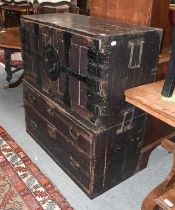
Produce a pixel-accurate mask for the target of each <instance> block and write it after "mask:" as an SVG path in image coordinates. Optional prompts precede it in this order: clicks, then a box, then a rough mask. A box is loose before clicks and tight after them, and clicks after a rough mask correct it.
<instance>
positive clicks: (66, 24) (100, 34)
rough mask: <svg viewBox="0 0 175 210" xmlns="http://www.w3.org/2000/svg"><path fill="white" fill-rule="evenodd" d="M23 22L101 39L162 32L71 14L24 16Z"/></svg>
mask: <svg viewBox="0 0 175 210" xmlns="http://www.w3.org/2000/svg"><path fill="white" fill-rule="evenodd" d="M23 20H27V21H32V22H35V23H38V24H44V25H47V26H49V27H56V28H60V29H63V30H66V31H69V32H74V33H79V34H84V35H89V36H92V37H95V38H101V39H102V38H104V37H108V36H111V37H113V36H119V35H124V34H143V33H145V32H148V31H155V30H156V31H158V32H161V31H162V30H161V29H157V28H151V27H145V26H138V25H132V24H127V23H122V22H115V21H111V20H106V19H101V18H96V17H89V16H84V15H77V14H71V13H59V14H58V13H57V14H40V15H25V16H22V21H23Z"/></svg>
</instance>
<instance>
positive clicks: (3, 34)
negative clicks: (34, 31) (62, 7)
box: [0, 1, 33, 88]
mask: <svg viewBox="0 0 175 210" xmlns="http://www.w3.org/2000/svg"><path fill="white" fill-rule="evenodd" d="M0 9H1V15H2V28H1V30H0V48H2V49H4V64H5V71H6V73H7V77H6V81H7V83H5V84H4V87H5V88H8V87H9V88H13V87H16V86H18V85H19V84H20V83H21V81H22V78H23V73H21V76H19V78H18V79H17V81H15V82H12V83H10V81H11V79H12V75H13V74H14V73H16V72H17V71H19V70H23V66H22V61H21V63H20V64H17V65H13V64H12V62H11V57H12V54H13V53H16V52H21V44H20V33H19V27H11V28H7V27H6V26H7V25H8V24H7V22H6V18H5V14H6V12H7V11H13V12H20V13H21V14H30V13H31V12H32V11H33V9H32V5H31V3H30V2H28V1H20V2H14V1H13V2H12V4H11V2H10V1H4V2H3V4H2V5H1V7H0Z"/></svg>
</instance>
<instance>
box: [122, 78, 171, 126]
mask: <svg viewBox="0 0 175 210" xmlns="http://www.w3.org/2000/svg"><path fill="white" fill-rule="evenodd" d="M163 83H164V81H158V82H155V83H151V84H147V85H143V86H140V87H136V88H132V89H129V90H126V91H125V95H126V101H127V102H129V103H131V104H133V105H134V106H136V107H138V108H140V109H142V110H144V111H145V112H147V113H149V114H151V115H152V116H154V117H156V118H158V119H160V120H162V121H164V122H165V123H167V124H169V125H171V126H173V127H175V98H174V97H172V98H168V99H167V98H165V97H162V95H161V91H162V87H163Z"/></svg>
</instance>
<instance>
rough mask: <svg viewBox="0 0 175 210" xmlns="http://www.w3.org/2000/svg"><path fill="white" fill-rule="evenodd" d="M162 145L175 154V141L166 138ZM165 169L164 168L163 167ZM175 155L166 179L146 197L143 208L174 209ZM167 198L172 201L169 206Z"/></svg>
mask: <svg viewBox="0 0 175 210" xmlns="http://www.w3.org/2000/svg"><path fill="white" fill-rule="evenodd" d="M161 145H162V147H164V148H165V149H166V150H167V151H168V152H171V153H172V154H173V156H174V155H175V143H173V142H172V141H169V140H168V139H164V140H163V141H162V142H161ZM162 170H163V169H162ZM174 171H175V156H174V157H173V166H172V169H171V171H170V173H169V174H168V176H167V177H166V179H165V180H164V181H163V182H162V183H160V184H159V185H158V186H157V187H155V188H154V189H153V190H152V191H151V192H150V193H149V194H148V195H147V196H146V198H145V199H144V201H143V203H142V210H155V209H164V210H170V209H174V205H175V198H174V197H175V190H174V183H175V172H174ZM165 199H168V201H169V202H172V204H173V205H172V206H171V208H170V206H168V205H167V204H166V202H165Z"/></svg>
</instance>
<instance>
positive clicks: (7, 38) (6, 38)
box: [0, 27, 21, 49]
mask: <svg viewBox="0 0 175 210" xmlns="http://www.w3.org/2000/svg"><path fill="white" fill-rule="evenodd" d="M0 47H2V48H11V49H21V41H20V32H19V27H14V28H4V29H2V30H1V31H0Z"/></svg>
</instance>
